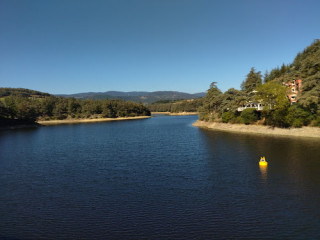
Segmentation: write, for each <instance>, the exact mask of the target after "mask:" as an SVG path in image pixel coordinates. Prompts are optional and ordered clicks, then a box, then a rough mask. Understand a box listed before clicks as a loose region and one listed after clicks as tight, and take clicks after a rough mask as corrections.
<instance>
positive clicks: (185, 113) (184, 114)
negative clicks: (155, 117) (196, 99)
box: [151, 112, 198, 116]
mask: <svg viewBox="0 0 320 240" xmlns="http://www.w3.org/2000/svg"><path fill="white" fill-rule="evenodd" d="M151 114H164V115H170V116H189V115H198V113H197V112H178V113H172V112H151Z"/></svg>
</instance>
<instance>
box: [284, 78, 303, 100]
mask: <svg viewBox="0 0 320 240" xmlns="http://www.w3.org/2000/svg"><path fill="white" fill-rule="evenodd" d="M283 85H284V86H286V87H287V88H288V92H287V96H288V98H289V101H290V103H291V104H292V103H295V102H297V101H298V98H299V95H300V94H301V91H302V80H301V79H298V80H291V81H289V82H287V83H283Z"/></svg>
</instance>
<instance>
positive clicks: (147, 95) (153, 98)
mask: <svg viewBox="0 0 320 240" xmlns="http://www.w3.org/2000/svg"><path fill="white" fill-rule="evenodd" d="M57 96H61V97H74V98H77V99H94V100H97V99H101V100H103V99H109V100H111V99H121V100H125V101H133V102H142V103H145V104H151V103H154V102H158V101H167V100H170V101H175V100H182V99H194V98H199V97H204V96H205V93H195V94H190V93H184V92H177V91H156V92H119V91H108V92H88V93H76V94H69V95H66V94H60V95H57Z"/></svg>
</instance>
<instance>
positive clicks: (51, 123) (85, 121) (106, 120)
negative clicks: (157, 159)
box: [38, 116, 150, 125]
mask: <svg viewBox="0 0 320 240" xmlns="http://www.w3.org/2000/svg"><path fill="white" fill-rule="evenodd" d="M146 118H150V116H138V117H119V118H94V119H64V120H48V121H38V123H39V124H41V125H55V124H72V123H93V122H110V121H123V120H136V119H146Z"/></svg>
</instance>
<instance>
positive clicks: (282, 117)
mask: <svg viewBox="0 0 320 240" xmlns="http://www.w3.org/2000/svg"><path fill="white" fill-rule="evenodd" d="M300 79H301V80H302V89H299V91H298V94H297V101H295V102H294V103H290V101H289V100H290V99H289V96H290V91H291V89H290V88H289V89H288V84H287V83H288V82H290V81H294V80H298V81H299V80H300ZM286 84H287V85H286ZM292 91H293V90H292ZM248 103H259V104H262V106H263V110H262V111H258V110H257V109H255V108H246V109H244V110H243V111H238V107H240V106H243V105H246V104H248ZM199 118H200V120H204V121H222V122H225V123H227V122H229V123H245V124H253V123H254V124H266V125H271V126H277V127H291V126H293V127H302V126H308V125H309V126H320V40H315V41H314V42H313V44H311V45H310V46H309V47H307V48H306V49H305V50H304V51H303V52H302V53H298V55H297V56H296V58H295V59H294V61H293V63H292V64H289V65H285V64H283V65H282V66H281V67H276V68H274V69H272V70H271V71H270V72H268V71H266V72H265V74H264V76H262V74H261V72H260V71H256V69H255V68H251V70H250V72H249V73H248V75H247V77H246V79H245V80H244V81H243V83H242V84H241V90H236V89H233V88H231V89H229V90H227V91H226V92H224V93H223V92H221V91H220V90H219V88H218V87H217V83H216V82H213V83H212V84H211V85H210V88H209V90H208V91H207V95H206V96H205V97H204V99H203V105H202V106H201V107H200V108H199Z"/></svg>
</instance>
